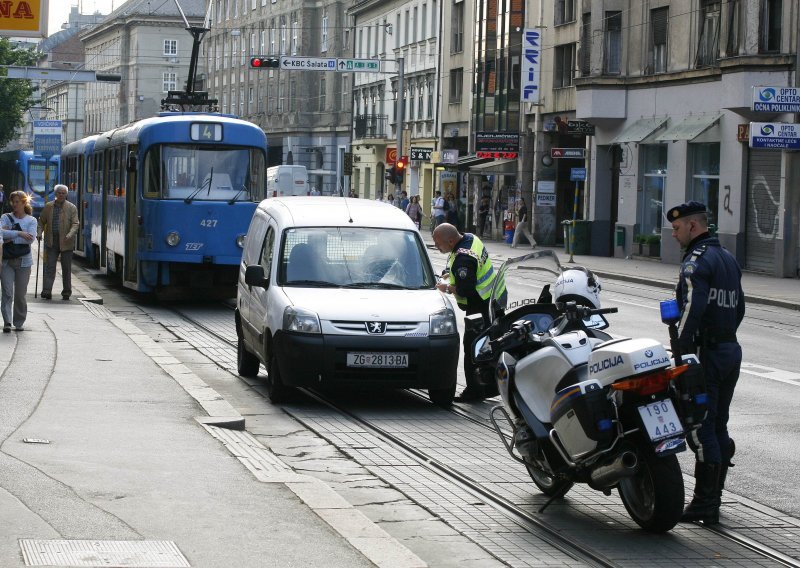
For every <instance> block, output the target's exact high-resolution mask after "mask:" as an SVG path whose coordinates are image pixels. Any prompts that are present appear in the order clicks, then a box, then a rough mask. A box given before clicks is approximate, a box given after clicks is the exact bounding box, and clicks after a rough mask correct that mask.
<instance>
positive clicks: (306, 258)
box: [278, 227, 436, 290]
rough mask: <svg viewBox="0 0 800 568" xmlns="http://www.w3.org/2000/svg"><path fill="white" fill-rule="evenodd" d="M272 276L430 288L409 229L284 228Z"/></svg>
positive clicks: (431, 280)
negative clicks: (277, 263) (275, 269)
mask: <svg viewBox="0 0 800 568" xmlns="http://www.w3.org/2000/svg"><path fill="white" fill-rule="evenodd" d="M280 263H281V264H280V269H279V270H278V281H279V283H280V285H283V286H314V287H321V288H327V287H330V288H391V289H394V288H396V289H409V290H420V289H429V288H433V287H434V286H435V283H436V278H435V276H434V274H433V269H432V267H431V264H430V260H429V259H428V255H427V253H426V252H425V248H424V246H423V245H422V242H421V241H420V238H419V235H418V234H417V233H416V232H414V231H405V230H397V229H376V228H374V227H346V228H343V227H309V228H295V229H289V230H287V231H286V232H285V233H284V237H283V246H282V248H281V254H280Z"/></svg>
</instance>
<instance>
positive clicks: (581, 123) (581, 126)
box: [567, 120, 594, 136]
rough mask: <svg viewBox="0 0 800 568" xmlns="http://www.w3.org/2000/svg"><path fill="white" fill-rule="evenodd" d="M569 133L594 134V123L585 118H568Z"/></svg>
mask: <svg viewBox="0 0 800 568" xmlns="http://www.w3.org/2000/svg"><path fill="white" fill-rule="evenodd" d="M567 133H569V134H584V135H586V136H594V124H589V123H588V122H586V121H585V120H568V121H567Z"/></svg>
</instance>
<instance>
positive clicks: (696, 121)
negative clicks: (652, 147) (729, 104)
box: [656, 114, 720, 142]
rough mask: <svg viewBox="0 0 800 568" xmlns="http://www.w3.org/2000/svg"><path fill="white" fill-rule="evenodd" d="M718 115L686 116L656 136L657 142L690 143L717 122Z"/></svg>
mask: <svg viewBox="0 0 800 568" xmlns="http://www.w3.org/2000/svg"><path fill="white" fill-rule="evenodd" d="M719 118H720V115H719V114H703V115H694V116H687V117H686V118H684V119H683V121H681V122H678V123H677V124H673V125H672V126H670V127H669V128H667V129H666V130H665V131H664V132H662V133H661V134H659V135H658V136H656V140H657V141H658V142H675V141H676V140H689V141H692V140H694V139H695V138H697V137H698V136H700V135H701V134H702V133H703V132H705V131H706V130H708V129H709V128H711V127H712V126H714V125H715V124H716V123H717V122H718V121H719Z"/></svg>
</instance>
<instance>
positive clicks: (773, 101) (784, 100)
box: [753, 87, 800, 112]
mask: <svg viewBox="0 0 800 568" xmlns="http://www.w3.org/2000/svg"><path fill="white" fill-rule="evenodd" d="M753 110H755V111H763V112H800V89H795V88H794V87H753Z"/></svg>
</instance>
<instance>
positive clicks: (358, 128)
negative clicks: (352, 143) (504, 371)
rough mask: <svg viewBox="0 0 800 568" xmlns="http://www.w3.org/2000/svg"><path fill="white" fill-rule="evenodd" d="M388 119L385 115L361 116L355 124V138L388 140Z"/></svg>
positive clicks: (356, 118)
mask: <svg viewBox="0 0 800 568" xmlns="http://www.w3.org/2000/svg"><path fill="white" fill-rule="evenodd" d="M387 119H388V117H387V116H386V115H385V114H359V115H358V116H356V117H355V120H354V124H353V132H354V134H355V138H356V139H358V140H361V139H363V138H386V122H387Z"/></svg>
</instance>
